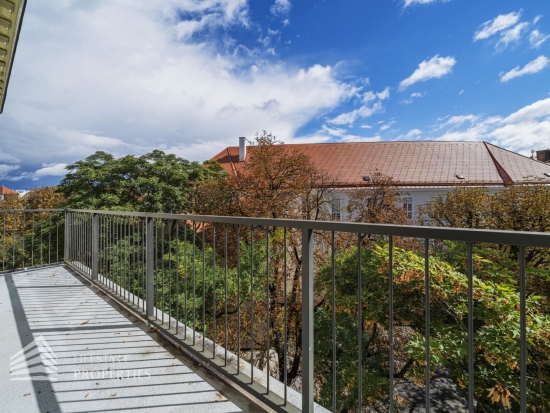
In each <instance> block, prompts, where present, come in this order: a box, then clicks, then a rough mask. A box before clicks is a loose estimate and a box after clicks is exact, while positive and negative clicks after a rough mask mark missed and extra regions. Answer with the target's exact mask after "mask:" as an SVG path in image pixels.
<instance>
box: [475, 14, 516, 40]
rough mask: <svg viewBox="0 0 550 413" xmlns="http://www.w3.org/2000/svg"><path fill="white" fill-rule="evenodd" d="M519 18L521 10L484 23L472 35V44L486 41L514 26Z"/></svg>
mask: <svg viewBox="0 0 550 413" xmlns="http://www.w3.org/2000/svg"><path fill="white" fill-rule="evenodd" d="M520 16H521V10H520V11H518V12H512V13H509V14H501V15H499V16H497V17H495V18H494V19H493V20H489V21H486V22H485V23H483V24H482V25H480V26H479V29H478V31H477V32H476V33H475V34H474V42H475V41H478V40H482V39H487V38H489V37H491V36H492V35H494V34H496V33H498V32H500V31H502V30H505V29H507V28H508V27H512V26H514V25H515V24H516V23H517V22H518V21H519V18H520Z"/></svg>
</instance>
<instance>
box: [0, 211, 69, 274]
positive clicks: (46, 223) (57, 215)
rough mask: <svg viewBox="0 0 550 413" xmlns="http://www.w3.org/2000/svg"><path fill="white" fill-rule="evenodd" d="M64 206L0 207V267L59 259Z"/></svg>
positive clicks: (7, 268)
mask: <svg viewBox="0 0 550 413" xmlns="http://www.w3.org/2000/svg"><path fill="white" fill-rule="evenodd" d="M64 234H65V210H63V209H24V210H23V209H18V210H0V237H1V245H0V248H1V250H0V254H1V256H2V267H1V268H0V271H12V270H15V269H18V268H25V267H36V266H42V265H51V264H55V263H60V262H63V259H64V257H63V252H64V251H63V242H64V241H63V240H64Z"/></svg>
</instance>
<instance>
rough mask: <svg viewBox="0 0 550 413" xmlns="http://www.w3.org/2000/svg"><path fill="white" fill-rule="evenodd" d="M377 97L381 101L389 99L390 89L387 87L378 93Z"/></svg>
mask: <svg viewBox="0 0 550 413" xmlns="http://www.w3.org/2000/svg"><path fill="white" fill-rule="evenodd" d="M376 96H377V97H378V99H380V100H386V99H389V98H390V88H389V87H386V89H384V90H383V91H382V92H379V93H377V94H376Z"/></svg>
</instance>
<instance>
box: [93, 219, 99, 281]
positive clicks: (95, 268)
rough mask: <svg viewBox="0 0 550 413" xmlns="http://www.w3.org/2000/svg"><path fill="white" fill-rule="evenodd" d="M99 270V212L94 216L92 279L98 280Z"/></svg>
mask: <svg viewBox="0 0 550 413" xmlns="http://www.w3.org/2000/svg"><path fill="white" fill-rule="evenodd" d="M98 272H99V214H98V213H97V212H96V213H94V214H93V216H92V281H97V276H98Z"/></svg>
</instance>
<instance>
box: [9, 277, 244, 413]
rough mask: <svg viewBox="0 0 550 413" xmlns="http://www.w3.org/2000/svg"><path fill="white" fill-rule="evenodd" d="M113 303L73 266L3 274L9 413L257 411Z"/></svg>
mask: <svg viewBox="0 0 550 413" xmlns="http://www.w3.org/2000/svg"><path fill="white" fill-rule="evenodd" d="M112 304H113V303H112V300H110V299H109V298H108V297H106V296H104V295H102V294H98V293H97V292H96V291H95V288H94V287H91V286H89V285H88V284H87V283H86V282H84V281H83V280H82V279H81V278H80V277H79V276H76V275H74V274H73V273H72V272H70V271H69V270H67V269H66V268H65V267H63V266H56V267H46V268H41V269H29V270H25V271H18V272H12V273H7V274H1V275H0V315H1V316H2V327H1V329H0V403H1V406H0V411H4V412H10V413H15V412H25V413H34V412H40V413H46V412H49V413H57V412H125V411H127V412H149V411H151V412H240V411H247V410H249V409H248V408H247V407H246V402H243V401H242V400H239V397H238V396H235V395H234V394H233V396H232V391H233V392H235V391H234V390H231V389H229V390H228V389H227V386H224V385H223V384H222V383H221V382H218V381H216V380H215V379H214V378H213V377H210V375H209V374H208V373H206V372H205V371H203V370H202V369H201V368H197V367H196V366H194V365H193V364H192V363H191V361H190V360H188V359H187V360H186V359H185V357H182V356H180V355H179V354H177V353H178V352H177V351H173V350H174V349H173V348H171V346H165V347H166V348H165V347H163V346H162V345H161V342H159V339H158V337H156V336H157V335H156V333H148V328H147V325H146V324H145V323H143V322H142V321H141V320H140V319H138V318H135V317H132V316H129V315H128V314H127V313H126V314H125V311H124V310H122V309H121V308H120V307H117V306H116V305H112ZM38 349H40V351H37V350H38ZM21 350H25V351H24V352H22V351H21ZM18 353H19V354H18ZM48 366H49V367H48ZM29 368H30V372H29ZM17 378H20V379H21V378H22V379H23V380H16V379H17ZM29 378H32V380H29ZM227 395H229V396H230V397H232V398H233V401H230V400H229V399H228V398H227V397H228V396H227ZM253 410H254V409H253Z"/></svg>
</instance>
